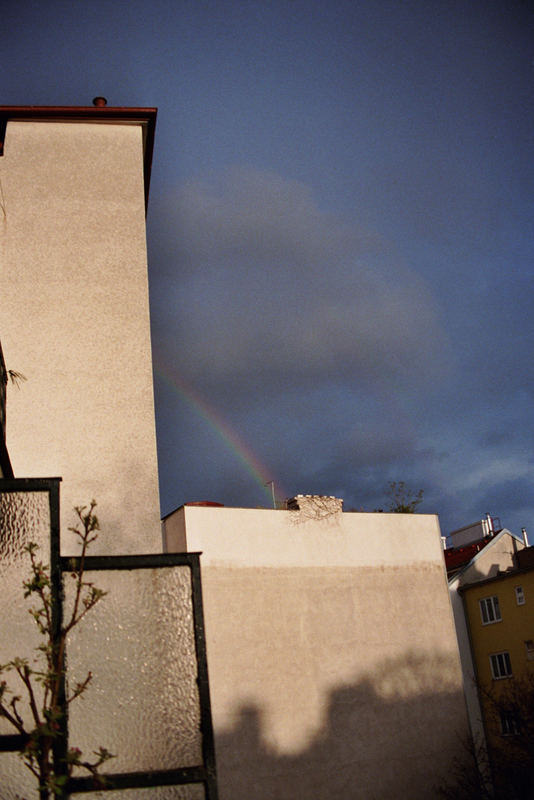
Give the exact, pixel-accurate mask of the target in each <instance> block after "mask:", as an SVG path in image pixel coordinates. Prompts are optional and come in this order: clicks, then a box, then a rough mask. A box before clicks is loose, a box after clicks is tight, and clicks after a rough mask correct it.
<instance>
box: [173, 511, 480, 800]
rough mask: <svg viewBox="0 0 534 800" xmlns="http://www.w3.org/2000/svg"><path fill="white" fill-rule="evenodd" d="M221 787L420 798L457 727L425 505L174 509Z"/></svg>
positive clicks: (433, 536) (455, 661)
mask: <svg viewBox="0 0 534 800" xmlns="http://www.w3.org/2000/svg"><path fill="white" fill-rule="evenodd" d="M174 517H175V519H174V523H173V525H172V526H168V528H169V529H170V530H172V534H171V540H170V541H169V542H168V546H169V549H170V550H172V549H173V537H176V539H175V541H176V542H179V541H183V533H184V531H185V538H186V541H187V549H188V550H190V551H202V557H201V564H202V582H203V596H204V607H205V618H206V633H207V643H208V667H209V673H210V686H211V696H212V709H213V716H214V725H215V734H216V749H217V759H218V771H219V780H220V793H221V798H222V800H245V798H246V800H249V798H254V800H267V798H277V800H278V799H279V800H290V799H291V800H294V798H302V800H330V798H332V797H344V798H365V799H366V800H367V799H368V798H396V797H401V796H403V795H405V796H407V797H410V798H414V799H415V798H429V797H433V796H435V794H434V791H435V786H436V785H437V784H439V782H440V780H441V779H442V777H443V775H446V774H447V773H448V772H449V771H450V768H451V762H452V759H453V757H454V755H455V754H456V753H460V754H461V745H462V742H463V738H464V736H465V732H466V729H467V722H466V714H465V705H464V700H463V693H462V678H461V669H460V664H459V658H458V652H457V645H456V637H455V633H454V626H453V621H452V614H451V608H450V603H449V597H448V592H447V585H446V577H445V571H444V565H443V553H442V548H441V541H440V532H439V526H438V522H437V518H436V517H434V516H426V515H398V514H358V513H356V514H353V513H347V514H343V513H338V514H335V515H333V516H331V517H328V518H326V519H324V520H314V519H310V518H306V517H305V516H302V515H300V514H299V512H284V511H270V510H254V509H228V508H202V507H185V508H183V509H180V510H178V511H177V512H176V513H175V515H174Z"/></svg>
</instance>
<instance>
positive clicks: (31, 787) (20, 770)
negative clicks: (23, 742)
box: [0, 753, 39, 800]
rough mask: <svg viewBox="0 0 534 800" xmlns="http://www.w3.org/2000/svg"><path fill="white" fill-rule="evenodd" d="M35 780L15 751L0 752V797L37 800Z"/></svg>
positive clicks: (11, 799)
mask: <svg viewBox="0 0 534 800" xmlns="http://www.w3.org/2000/svg"><path fill="white" fill-rule="evenodd" d="M36 787H37V780H36V778H35V777H34V776H33V775H32V774H31V772H30V771H29V769H28V768H27V767H25V766H24V764H23V763H22V761H21V759H20V756H18V755H17V753H0V798H2V800H20V798H21V797H23V798H24V800H39V791H38V790H37V788H36Z"/></svg>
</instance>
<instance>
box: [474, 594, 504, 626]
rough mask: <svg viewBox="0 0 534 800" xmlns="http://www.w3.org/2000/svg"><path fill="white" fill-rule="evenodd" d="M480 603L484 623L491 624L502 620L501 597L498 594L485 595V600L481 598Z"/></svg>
mask: <svg viewBox="0 0 534 800" xmlns="http://www.w3.org/2000/svg"><path fill="white" fill-rule="evenodd" d="M479 603H480V615H481V617H482V624H483V625H491V624H492V623H493V622H500V621H501V609H500V608H499V598H498V597H497V596H495V597H484V599H483V600H479Z"/></svg>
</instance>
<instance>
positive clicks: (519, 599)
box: [515, 586, 525, 606]
mask: <svg viewBox="0 0 534 800" xmlns="http://www.w3.org/2000/svg"><path fill="white" fill-rule="evenodd" d="M515 601H516V603H517V605H518V606H524V605H525V592H524V591H523V587H522V586H516V587H515Z"/></svg>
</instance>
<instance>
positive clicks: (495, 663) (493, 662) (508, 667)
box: [489, 650, 512, 681]
mask: <svg viewBox="0 0 534 800" xmlns="http://www.w3.org/2000/svg"><path fill="white" fill-rule="evenodd" d="M489 660H490V667H491V675H492V678H493V680H494V681H500V680H503V679H504V678H511V677H512V662H511V661H510V653H509V652H508V650H502V651H501V652H500V653H491V655H490V657H489Z"/></svg>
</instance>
